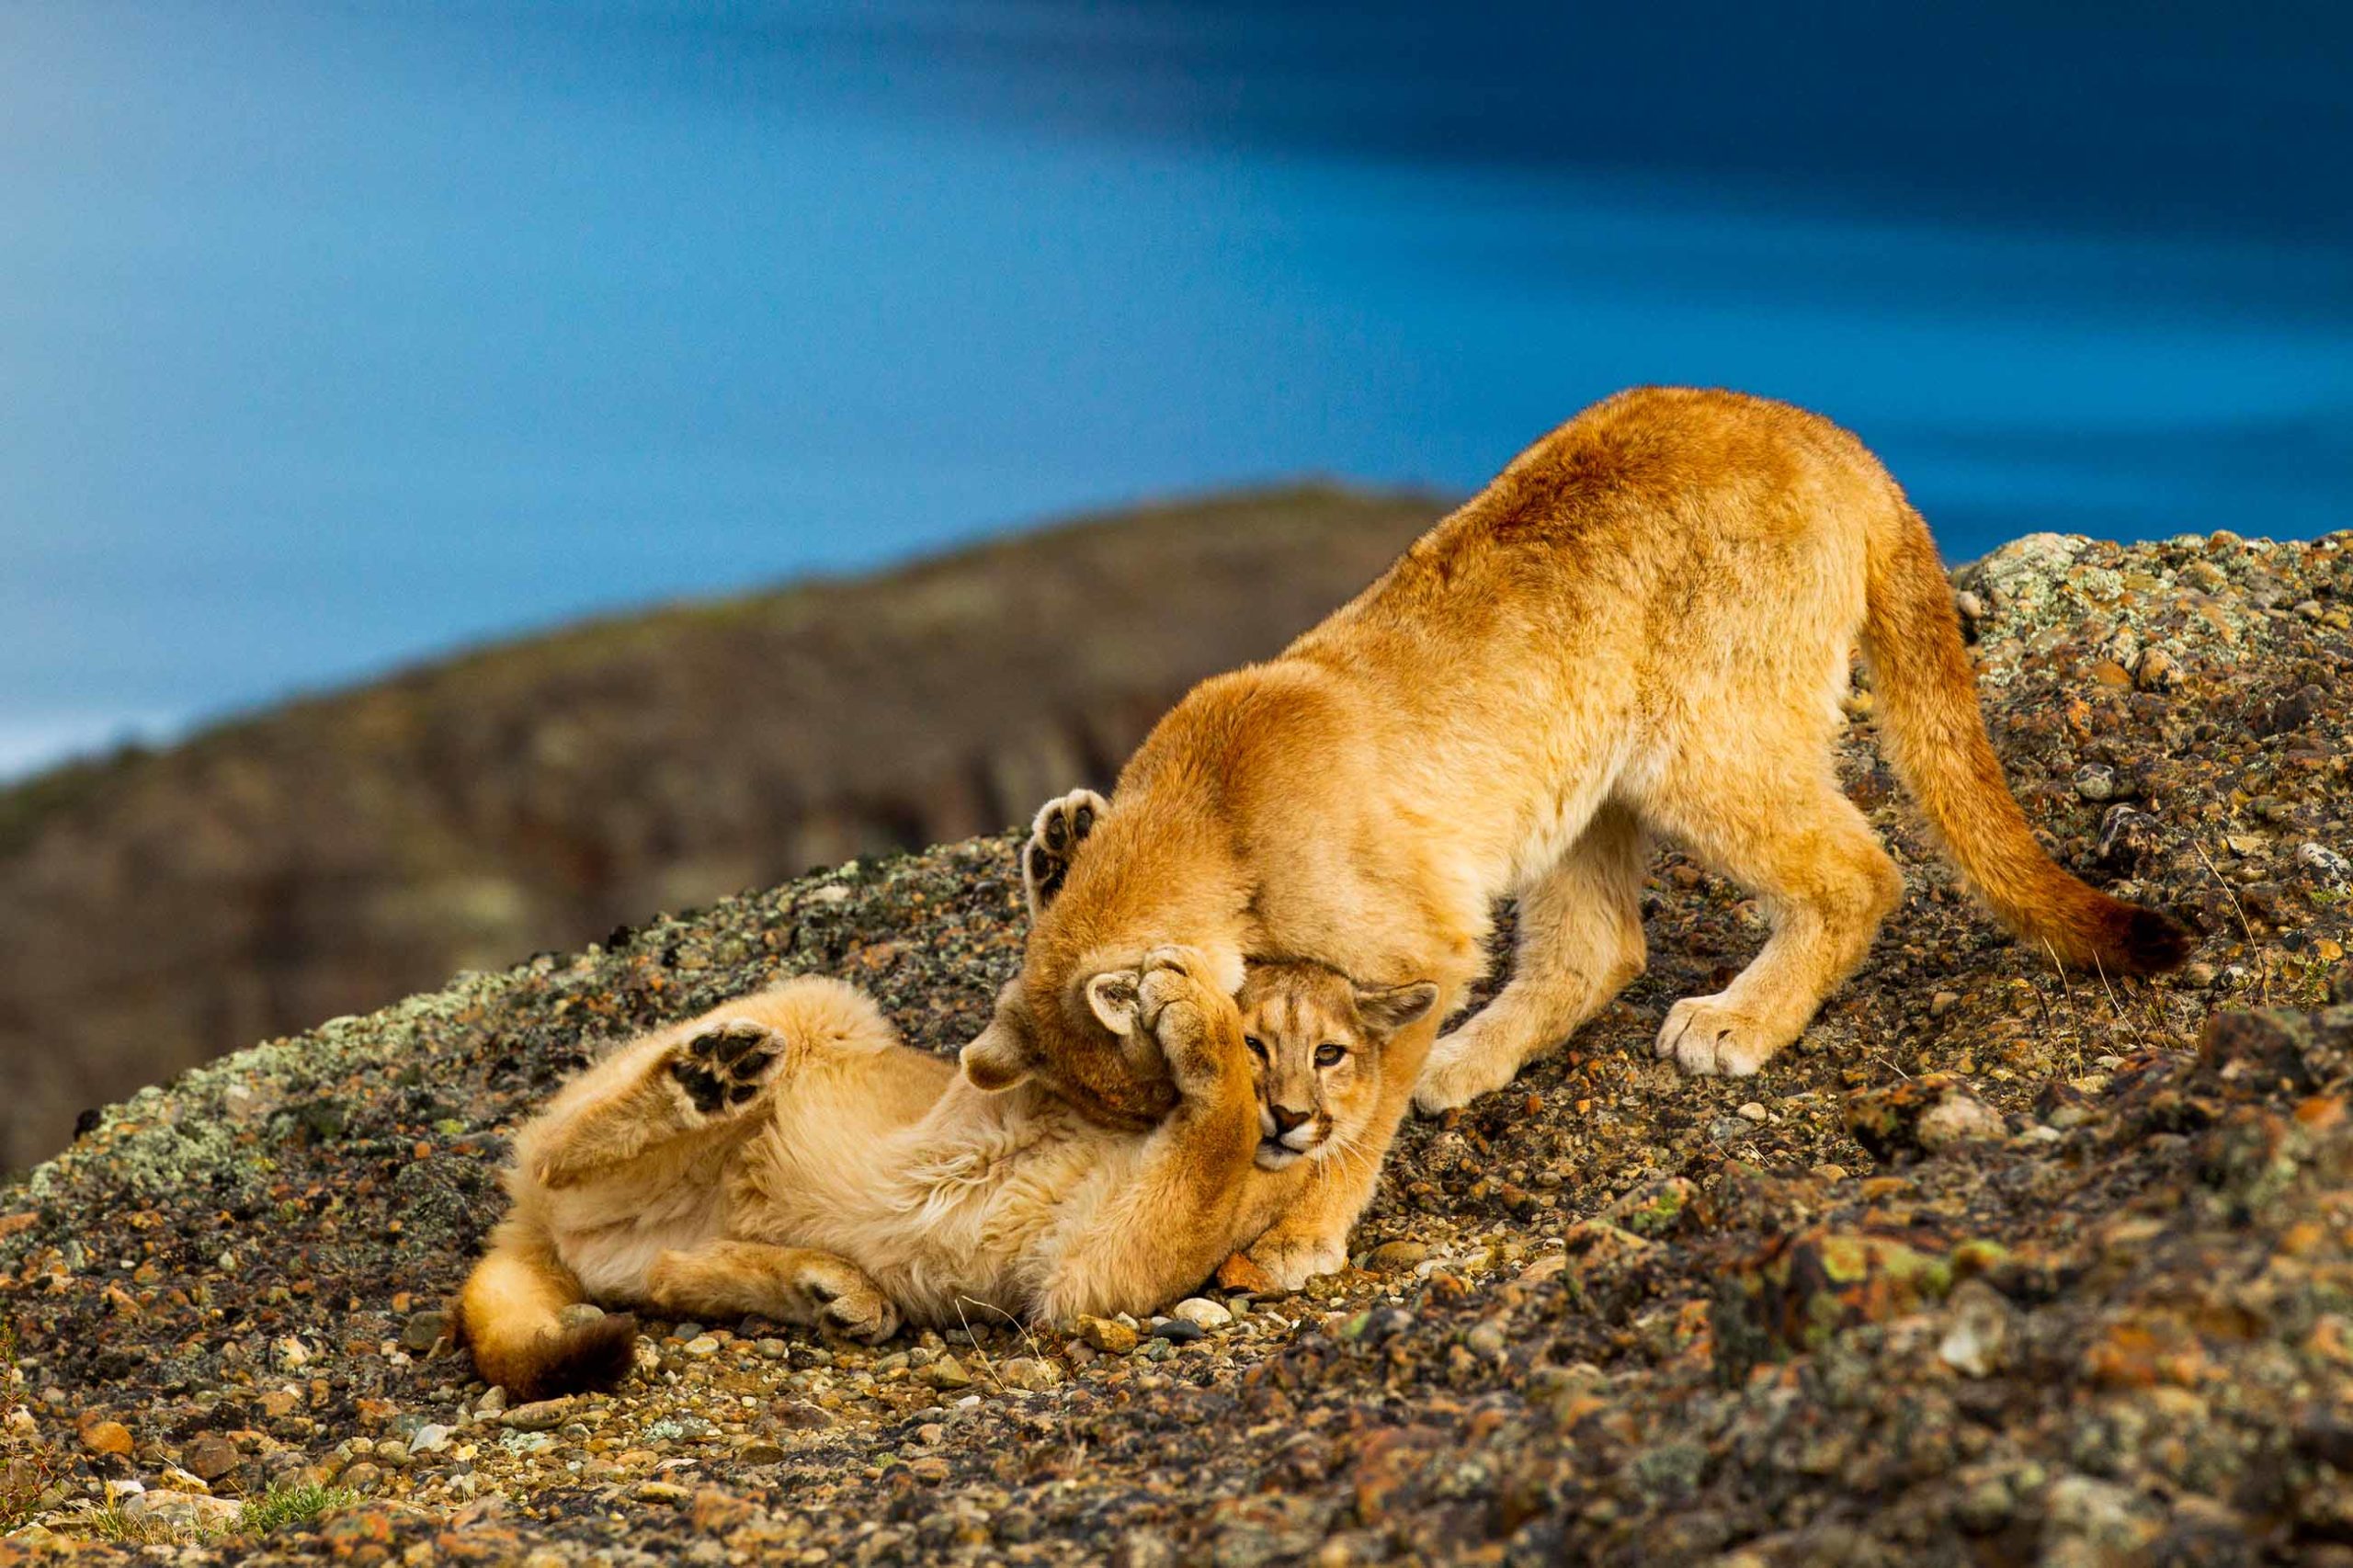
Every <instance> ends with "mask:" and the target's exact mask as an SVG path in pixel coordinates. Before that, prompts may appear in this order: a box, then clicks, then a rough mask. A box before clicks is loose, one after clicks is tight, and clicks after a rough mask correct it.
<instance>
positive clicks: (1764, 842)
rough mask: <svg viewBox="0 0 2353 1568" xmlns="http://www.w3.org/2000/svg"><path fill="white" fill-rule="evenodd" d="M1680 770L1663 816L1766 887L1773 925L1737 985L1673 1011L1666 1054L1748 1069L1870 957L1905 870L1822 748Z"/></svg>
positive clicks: (1723, 865) (1694, 1067) (1700, 854)
mask: <svg viewBox="0 0 2353 1568" xmlns="http://www.w3.org/2000/svg"><path fill="white" fill-rule="evenodd" d="M1675 778H1676V782H1675V784H1674V786H1673V787H1672V789H1671V790H1667V791H1665V792H1663V794H1662V798H1661V799H1659V800H1658V801H1656V803H1655V805H1654V807H1653V811H1652V815H1653V820H1654V821H1655V822H1657V823H1658V824H1659V825H1660V826H1662V827H1663V828H1665V829H1666V830H1667V831H1669V832H1671V833H1673V834H1674V835H1676V836H1677V837H1678V838H1679V839H1681V840H1682V842H1683V843H1684V845H1685V846H1687V847H1688V849H1689V850H1690V851H1691V853H1692V855H1693V856H1694V857H1695V858H1697V859H1699V861H1700V862H1701V863H1702V864H1704V865H1706V866H1708V867H1709V868H1710V869H1713V870H1715V871H1718V872H1720V873H1722V875H1724V876H1726V877H1729V878H1731V879H1732V880H1733V881H1735V882H1738V883H1740V884H1741V885H1742V886H1743V887H1745V888H1747V889H1748V890H1749V891H1750V892H1754V893H1755V894H1756V895H1757V897H1758V898H1759V899H1760V900H1761V901H1762V902H1763V903H1764V904H1765V906H1766V910H1767V913H1768V917H1769V919H1770V920H1771V923H1772V934H1771V935H1770V936H1769V937H1767V938H1766V942H1765V946H1764V949H1762V950H1761V951H1759V952H1758V953H1757V955H1756V958H1755V959H1754V960H1751V962H1750V963H1749V965H1748V967H1747V968H1746V969H1745V970H1743V971H1740V973H1739V974H1738V975H1737V976H1736V977H1734V979H1733V983H1731V984H1730V985H1728V986H1726V987H1725V988H1724V989H1723V990H1722V991H1720V992H1718V993H1716V994H1714V995H1711V996H1687V997H1685V998H1684V999H1683V1000H1682V1001H1680V1002H1677V1003H1676V1004H1675V1006H1673V1007H1671V1008H1669V1009H1668V1010H1667V1015H1666V1023H1665V1027H1664V1028H1661V1029H1660V1030H1659V1036H1658V1045H1657V1051H1658V1054H1659V1055H1661V1056H1663V1057H1667V1058H1671V1059H1672V1060H1673V1061H1674V1062H1676V1063H1677V1065H1678V1066H1680V1067H1681V1068H1682V1069H1683V1070H1684V1071H1685V1072H1687V1073H1690V1074H1699V1075H1708V1074H1722V1075H1723V1076H1726V1077H1735V1078H1737V1077H1745V1076H1747V1075H1748V1074H1752V1073H1755V1072H1756V1071H1757V1070H1758V1069H1759V1068H1761V1067H1763V1066H1764V1065H1765V1063H1766V1062H1769V1061H1770V1060H1772V1058H1773V1056H1774V1055H1775V1053H1777V1052H1778V1051H1780V1050H1781V1049H1782V1047H1784V1046H1786V1045H1788V1044H1789V1043H1790V1041H1792V1040H1796V1039H1797V1037H1798V1036H1799V1035H1800V1034H1802V1033H1803V1032H1804V1029H1805V1027H1806V1025H1807V1023H1808V1022H1810V1021H1811V1020H1812V1019H1813V1015H1814V1013H1815V1011H1816V1010H1817V1009H1818V1008H1820V1007H1821V1006H1822V1004H1823V1001H1824V998H1826V997H1827V996H1828V995H1829V994H1830V992H1831V991H1832V990H1833V989H1834V988H1835V987H1836V985H1837V984H1838V983H1840V982H1841V981H1843V980H1845V979H1846V978H1847V975H1849V974H1851V973H1853V972H1854V971H1855V969H1856V968H1857V966H1859V964H1860V963H1861V962H1862V960H1863V955H1864V954H1865V953H1866V952H1868V951H1869V950H1870V944H1871V938H1872V937H1873V936H1875V935H1876V934H1877V933H1878V930H1879V926H1880V922H1881V920H1883V919H1884V918H1885V917H1886V915H1887V914H1888V912H1889V911H1890V910H1891V909H1893V908H1894V907H1895V904H1896V902H1897V900H1899V899H1900V898H1901V897H1902V896H1903V893H1904V879H1903V878H1902V876H1901V875H1900V874H1898V872H1897V871H1896V869H1895V863H1894V862H1893V861H1892V860H1890V859H1889V858H1888V856H1887V851H1886V850H1885V849H1883V848H1881V846H1880V842H1879V838H1878V836H1877V835H1875V834H1873V833H1872V832H1871V829H1870V824H1869V823H1867V822H1865V821H1864V820H1863V814H1862V812H1859V811H1858V810H1857V809H1856V807H1855V803H1854V802H1853V801H1849V800H1848V799H1847V797H1846V796H1845V795H1844V794H1843V793H1841V792H1840V790H1839V789H1838V787H1837V784H1836V780H1835V779H1834V778H1832V776H1831V773H1830V769H1829V765H1828V762H1827V759H1826V757H1824V756H1822V755H1820V754H1819V753H1817V754H1815V755H1814V756H1807V757H1799V756H1782V757H1779V758H1776V757H1774V756H1771V755H1769V754H1768V755H1767V756H1762V757H1757V758H1756V759H1755V760H1754V761H1753V762H1752V763H1751V764H1750V765H1748V766H1745V767H1739V766H1734V765H1733V762H1732V760H1731V759H1730V757H1728V756H1716V757H1711V758H1710V759H1709V760H1708V761H1707V763H1705V764H1704V765H1700V764H1692V765H1687V766H1686V767H1681V768H1679V769H1677V772H1676V775H1675Z"/></svg>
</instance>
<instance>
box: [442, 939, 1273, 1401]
mask: <svg viewBox="0 0 2353 1568" xmlns="http://www.w3.org/2000/svg"><path fill="white" fill-rule="evenodd" d="M1204 972H1205V971H1204V968H1203V965H1202V963H1201V961H1200V960H1199V957H1198V955H1189V954H1187V953H1186V952H1184V951H1183V950H1182V949H1154V950H1153V951H1151V952H1148V953H1142V954H1140V955H1138V960H1137V962H1136V963H1135V964H1134V965H1132V966H1131V967H1130V968H1128V969H1126V970H1121V971H1098V972H1097V974H1095V975H1094V976H1092V977H1090V998H1091V1001H1092V1003H1093V1006H1094V1007H1095V1010H1096V1011H1095V1015H1094V1016H1096V1017H1098V1018H1100V1019H1102V1020H1103V1021H1104V1023H1105V1026H1106V1027H1107V1028H1112V1029H1114V1030H1115V1032H1116V1034H1117V1035H1118V1036H1119V1037H1120V1038H1121V1039H1123V1040H1133V1041H1136V1042H1138V1043H1139V1045H1140V1048H1141V1049H1142V1050H1148V1051H1150V1052H1151V1053H1152V1054H1153V1056H1154V1058H1155V1059H1156V1060H1158V1061H1164V1062H1165V1074H1166V1075H1167V1077H1168V1080H1169V1081H1170V1082H1171V1083H1172V1084H1173V1085H1175V1088H1176V1096H1177V1098H1176V1108H1175V1109H1174V1110H1173V1111H1172V1112H1171V1113H1170V1114H1169V1116H1168V1117H1167V1118H1166V1119H1165V1120H1164V1121H1162V1122H1161V1123H1159V1124H1158V1125H1157V1126H1155V1127H1154V1128H1152V1129H1150V1130H1148V1131H1122V1130H1114V1129H1107V1128H1104V1127H1102V1126H1099V1125H1097V1124H1095V1123H1092V1122H1089V1121H1088V1120H1086V1119H1084V1118H1082V1117H1080V1116H1078V1115H1076V1114H1075V1113H1074V1112H1073V1111H1072V1110H1070V1109H1069V1108H1067V1107H1066V1106H1064V1105H1063V1103H1062V1102H1061V1101H1059V1100H1057V1099H1056V1098H1054V1097H1053V1096H1051V1094H1049V1093H1048V1092H1046V1091H1045V1090H1044V1089H1043V1088H1042V1087H1036V1086H1033V1087H1030V1088H1027V1089H1023V1090H1017V1091H1015V1092H1012V1093H1008V1094H993V1093H986V1092H983V1091H982V1090H979V1089H976V1088H974V1087H972V1085H968V1084H966V1083H965V1082H964V1081H963V1080H962V1079H961V1078H960V1077H959V1076H957V1074H956V1072H955V1069H954V1068H953V1066H952V1065H951V1064H949V1063H948V1062H943V1061H940V1060H939V1059H938V1058H936V1057H933V1056H930V1055H928V1054H926V1053H925V1052H923V1051H916V1050H914V1049H912V1048H910V1047H908V1046H905V1045H903V1044H901V1043H900V1042H899V1041H898V1040H897V1039H896V1038H895V1037H894V1035H893V1034H892V1030H891V1028H890V1026H889V1025H888V1024H887V1023H885V1022H884V1020H883V1018H882V1016H881V1013H880V1012H879V1011H878V1010H877V1009H876V1008H875V1006H874V1005H873V1004H872V1003H871V1002H870V1001H869V1000H868V999H867V998H866V997H865V996H863V995H861V994H859V993H858V992H857V991H854V990H852V989H851V988H850V987H848V986H847V985H844V984H842V983H838V982H835V981H831V980H820V979H801V980H794V981H790V982H787V983H784V984H781V985H779V986H776V987H774V988H772V989H770V990H767V991H764V992H760V993H758V994H754V995H750V996H746V997H744V998H742V999H740V1000H738V1001H734V1002H730V1003H727V1004H725V1005H723V1006H719V1007H716V1008H713V1009H712V1010H711V1011H710V1012H709V1013H707V1014H705V1015H703V1016H702V1017H699V1018H696V1019H694V1020H692V1021H690V1022H688V1023H685V1024H680V1025H677V1026H676V1027H674V1028H665V1029H660V1030H657V1031H655V1032H654V1033H652V1034H649V1035H647V1036H645V1037H644V1038H642V1039H641V1040H636V1041H634V1042H632V1043H631V1044H629V1045H627V1046H624V1047H622V1048H621V1049H620V1050H619V1051H616V1052H615V1053H614V1054H613V1055H611V1056H610V1057H608V1058H607V1059H606V1060H605V1061H603V1062H599V1063H598V1064H597V1065H596V1066H594V1067H592V1068H590V1069H589V1070H588V1071H586V1072H585V1073H583V1074H581V1075H580V1076H579V1077H577V1078H575V1079H574V1080H573V1081H572V1083H571V1084H569V1085H566V1086H565V1087H564V1088H563V1090H562V1091H561V1092H559V1093H558V1094H557V1095H556V1096H555V1097H554V1099H553V1100H552V1101H551V1102H550V1104H549V1105H548V1107H547V1108H546V1109H545V1110H544V1111H543V1112H541V1113H540V1115H539V1116H538V1117H536V1118H534V1119H532V1120H531V1121H530V1122H529V1124H528V1125H526V1126H525V1127H524V1128H523V1130H522V1131H521V1132H520V1133H518V1134H517V1138H516V1141H515V1157H514V1163H513V1165H512V1166H511V1168H510V1169H508V1170H507V1171H506V1187H507V1191H508V1192H509V1194H510V1195H511V1196H512V1198H513V1199H514V1208H513V1210H512V1212H511V1213H510V1214H509V1215H508V1217H507V1219H506V1221H505V1222H504V1223H502V1224H501V1225H500V1226H499V1227H498V1229H497V1230H496V1231H495V1232H494V1233H493V1235H492V1238H491V1244H490V1249H489V1252H488V1255H487V1256H484V1257H483V1260H482V1262H481V1263H480V1264H479V1265H477V1266H476V1267H475V1268H474V1271H473V1273H472V1276H471V1277H470V1278H468V1279H467V1281H466V1284H465V1288H464V1290H463V1291H462V1293H461V1294H460V1301H459V1325H460V1334H461V1335H462V1337H463V1338H464V1339H465V1340H466V1342H467V1343H468V1344H469V1345H470V1346H472V1350H473V1355H474V1361H475V1365H476V1366H477V1368H478V1369H480V1371H481V1373H482V1376H483V1378H484V1379H486V1380H488V1381H492V1382H496V1383H500V1384H503V1385H505V1386H506V1388H507V1389H508V1390H509V1391H510V1392H513V1393H515V1394H516V1395H517V1396H518V1397H522V1398H529V1399H536V1398H542V1397H546V1396H547V1395H549V1394H551V1393H553V1392H563V1391H564V1390H567V1389H571V1388H578V1387H584V1386H593V1385H598V1384H605V1383H610V1382H612V1381H617V1380H618V1379H619V1378H620V1376H621V1375H622V1374H624V1373H626V1372H627V1371H628V1369H629V1367H630V1363H631V1357H632V1356H633V1354H634V1346H635V1335H636V1324H635V1323H634V1321H633V1320H631V1319H629V1318H626V1317H606V1318H601V1319H597V1320H593V1321H591V1322H589V1323H586V1324H566V1323H565V1321H564V1317H563V1313H564V1309H565V1308H566V1307H568V1306H570V1305H572V1304H573V1303H574V1302H577V1301H583V1300H586V1299H590V1298H594V1299H596V1300H598V1301H608V1302H611V1303H614V1304H616V1305H631V1306H644V1307H649V1308H652V1309H653V1310H654V1311H657V1312H662V1313H664V1314H665V1315H669V1316H676V1317H703V1318H710V1317H733V1316H737V1315H741V1314H743V1313H746V1312H758V1313H762V1314H764V1315H767V1316H769V1317H774V1318H779V1319H781V1320H784V1321H786V1322H790V1323H798V1324H824V1325H826V1326H829V1327H832V1328H835V1329H836V1330H838V1331H840V1332H843V1333H846V1334H848V1335H855V1336H858V1337H860V1338H865V1339H870V1340H873V1339H881V1338H885V1337H887V1336H888V1335H891V1334H892V1332H893V1331H894V1330H895V1329H896V1327H897V1326H898V1323H899V1320H900V1317H901V1315H902V1314H904V1316H906V1317H908V1318H912V1319H914V1320H915V1321H918V1322H922V1323H926V1324H942V1325H945V1324H956V1323H958V1322H959V1321H960V1319H961V1318H962V1317H963V1316H965V1315H967V1314H968V1313H969V1314H970V1315H972V1316H973V1317H976V1318H977V1317H982V1316H988V1315H993V1314H994V1313H995V1312H1005V1313H1010V1314H1013V1315H1016V1316H1021V1317H1029V1318H1036V1319H1039V1320H1040V1321H1058V1320H1061V1319H1064V1318H1067V1317H1070V1316H1072V1315H1074V1314H1076V1313H1081V1312H1092V1313H1106V1312H1146V1311H1149V1310H1150V1309H1152V1308H1153V1307H1155V1306H1157V1305H1159V1304H1160V1303H1162V1302H1163V1301H1166V1300H1168V1299H1169V1298H1171V1297H1173V1296H1175V1295H1177V1294H1179V1293H1181V1292H1182V1291H1184V1290H1188V1289H1189V1288H1191V1287H1192V1286H1195V1285H1197V1284H1199V1282H1200V1281H1201V1280H1202V1279H1203V1278H1206V1277H1207V1276H1208V1275H1209V1274H1210V1272H1211V1270H1212V1269H1214V1268H1215V1267H1217V1266H1218V1264H1219V1263H1221V1262H1222V1261H1223V1259H1224V1258H1225V1257H1226V1256H1228V1255H1229V1254H1230V1253H1232V1252H1233V1249H1234V1248H1235V1247H1237V1246H1240V1245H1242V1244H1245V1243H1246V1242H1248V1241H1249V1240H1250V1239H1251V1238H1252V1236H1253V1235H1254V1234H1255V1229H1253V1228H1252V1227H1253V1226H1254V1225H1255V1224H1263V1223H1264V1220H1263V1218H1254V1216H1253V1214H1252V1212H1251V1211H1250V1209H1251V1206H1250V1204H1249V1202H1248V1201H1247V1194H1248V1185H1247V1184H1248V1178H1249V1177H1250V1176H1251V1175H1252V1173H1253V1169H1254V1161H1255V1160H1256V1158H1257V1156H1258V1153H1259V1148H1260V1123H1259V1117H1258V1112H1257V1108H1256V1096H1255V1093H1254V1089H1253V1085H1252V1074H1253V1068H1254V1060H1253V1057H1252V1056H1251V1054H1250V1052H1249V1051H1248V1049H1247V1048H1246V1047H1245V1044H1244V1042H1243V1033H1242V1020H1241V1017H1240V1014H1239V1013H1238V1012H1237V1011H1236V1009H1235V1006H1234V1003H1233V1000H1232V998H1231V997H1229V996H1228V995H1227V994H1225V992H1224V991H1223V990H1222V988H1220V987H1217V986H1214V985H1211V984H1207V983H1204V981H1203V979H1202V978H1201V976H1202V975H1203V973H1204Z"/></svg>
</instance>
